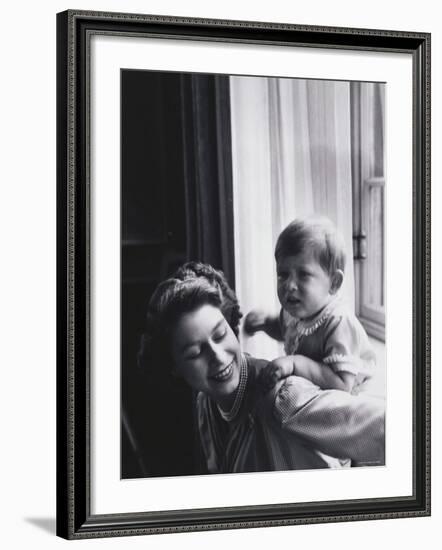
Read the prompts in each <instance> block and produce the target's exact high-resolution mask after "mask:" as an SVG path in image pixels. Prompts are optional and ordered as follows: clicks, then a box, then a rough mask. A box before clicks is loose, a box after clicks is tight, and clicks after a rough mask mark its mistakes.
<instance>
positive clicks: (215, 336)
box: [172, 304, 240, 409]
mask: <svg viewBox="0 0 442 550" xmlns="http://www.w3.org/2000/svg"><path fill="white" fill-rule="evenodd" d="M172 356H173V359H174V362H175V367H176V371H177V373H178V374H179V375H180V376H182V377H183V378H184V380H185V381H186V382H187V383H188V384H189V385H190V386H191V387H192V388H193V389H195V390H197V391H202V392H204V393H206V394H207V395H209V396H210V397H212V398H213V399H214V400H215V401H216V402H217V403H218V404H219V405H220V406H222V407H223V408H225V409H228V408H229V407H230V406H231V405H232V403H233V400H234V398H235V392H236V390H237V388H238V384H239V372H240V347H239V342H238V340H237V338H236V336H235V334H234V333H233V331H232V329H231V328H230V326H229V324H228V323H227V321H226V320H225V318H224V316H223V314H222V313H221V311H220V310H219V309H218V308H217V307H215V306H212V305H210V304H205V305H203V306H201V307H199V308H198V309H196V310H194V311H191V312H189V313H185V314H183V315H182V316H181V317H180V318H179V319H178V321H177V323H176V325H175V328H174V330H173V332H172Z"/></svg>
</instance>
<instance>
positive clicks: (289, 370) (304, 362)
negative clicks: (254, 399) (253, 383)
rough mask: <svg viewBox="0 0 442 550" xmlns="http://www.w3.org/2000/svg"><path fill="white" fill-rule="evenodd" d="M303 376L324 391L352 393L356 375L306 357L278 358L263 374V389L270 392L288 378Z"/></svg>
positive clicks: (290, 356)
mask: <svg viewBox="0 0 442 550" xmlns="http://www.w3.org/2000/svg"><path fill="white" fill-rule="evenodd" d="M291 375H295V376H302V378H306V379H307V380H310V381H311V382H313V384H316V386H319V387H320V388H321V389H323V390H343V391H348V392H350V391H351V390H352V388H353V384H354V380H355V375H354V374H351V373H349V372H334V371H333V369H332V368H330V367H329V366H328V365H324V364H323V363H318V362H316V361H313V359H309V358H308V357H305V356H304V355H287V356H285V357H278V359H275V360H274V361H272V362H271V363H269V364H268V365H267V366H266V367H265V368H264V369H263V371H262V373H261V383H262V385H263V389H264V390H265V391H268V390H270V389H272V388H273V386H275V384H276V383H277V382H278V381H279V380H282V379H283V378H287V377H288V376H291Z"/></svg>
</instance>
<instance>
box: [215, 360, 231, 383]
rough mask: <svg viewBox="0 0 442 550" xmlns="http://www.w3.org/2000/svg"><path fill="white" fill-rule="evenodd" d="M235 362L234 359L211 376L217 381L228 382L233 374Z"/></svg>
mask: <svg viewBox="0 0 442 550" xmlns="http://www.w3.org/2000/svg"><path fill="white" fill-rule="evenodd" d="M233 364H234V361H232V362H231V363H230V365H227V367H225V368H224V369H222V370H221V371H218V372H217V373H216V374H213V375H212V376H210V378H212V379H213V380H215V381H216V382H226V381H227V380H229V379H230V378H231V377H232V376H233Z"/></svg>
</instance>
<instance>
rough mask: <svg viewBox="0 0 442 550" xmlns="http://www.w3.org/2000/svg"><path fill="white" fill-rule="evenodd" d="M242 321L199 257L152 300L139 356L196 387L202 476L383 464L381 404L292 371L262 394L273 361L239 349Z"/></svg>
mask: <svg viewBox="0 0 442 550" xmlns="http://www.w3.org/2000/svg"><path fill="white" fill-rule="evenodd" d="M240 317H241V313H240V311H239V305H238V303H237V300H236V297H235V295H234V293H233V291H232V290H231V289H230V288H229V286H228V284H227V282H226V279H225V278H224V275H223V274H222V272H220V271H217V270H215V269H213V268H212V267H211V266H209V265H205V264H200V263H194V262H191V263H187V264H185V265H184V266H182V267H181V268H179V269H178V271H177V272H176V273H175V274H174V275H173V277H171V278H169V279H167V280H165V281H163V282H162V283H160V284H159V285H158V287H157V288H156V290H155V291H154V293H153V295H152V297H151V300H150V302H149V306H148V312H147V327H146V332H145V334H144V336H143V339H142V349H141V353H140V360H141V361H142V362H144V364H145V365H146V366H147V368H153V366H155V368H158V367H159V366H160V367H159V368H167V367H168V368H169V370H172V371H173V372H175V374H177V375H178V376H179V377H181V378H182V379H183V380H184V381H185V382H186V383H187V384H188V386H190V387H191V388H192V389H193V390H194V391H195V392H197V397H196V402H195V407H196V414H197V430H198V441H199V445H200V446H201V448H202V450H203V454H204V465H203V469H202V471H201V472H196V473H204V472H208V473H233V472H260V471H270V470H295V469H311V468H341V467H347V466H349V465H350V460H354V461H359V462H361V461H363V462H364V463H365V464H368V463H370V464H372V465H380V464H383V455H384V402H383V401H382V400H378V399H374V398H369V397H367V396H364V397H362V396H359V397H355V396H352V395H350V394H348V393H345V392H341V391H322V390H321V389H320V388H319V387H318V386H316V385H314V384H312V383H311V382H310V381H309V380H306V379H304V378H298V377H296V376H291V377H288V378H286V379H285V380H284V381H282V382H280V383H278V384H277V385H276V386H275V387H274V388H273V390H272V391H270V392H264V387H263V385H262V384H261V380H260V374H261V372H262V370H263V369H265V368H266V366H267V364H268V362H267V361H265V360H260V359H255V358H253V357H250V356H248V355H245V354H242V353H241V349H240V345H239V342H238V339H237V336H236V334H237V331H238V323H239V319H240ZM158 389H160V388H158ZM349 418H351V422H349V421H348V419H349ZM172 437H173V435H172Z"/></svg>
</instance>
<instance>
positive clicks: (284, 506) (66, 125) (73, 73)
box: [57, 10, 431, 539]
mask: <svg viewBox="0 0 442 550" xmlns="http://www.w3.org/2000/svg"><path fill="white" fill-rule="evenodd" d="M94 37H104V38H105V39H110V40H113V39H116V40H117V41H118V40H122V39H127V40H132V41H143V40H154V41H158V40H159V41H163V42H164V43H165V44H172V43H173V44H174V45H176V44H178V45H179V44H185V43H186V44H188V43H191V44H192V47H193V48H195V49H198V48H204V47H207V45H209V46H211V45H213V46H215V45H220V44H221V45H229V44H230V45H235V46H240V45H242V46H247V47H250V48H258V49H259V48H260V47H261V48H264V47H265V48H267V50H266V55H274V53H275V52H277V51H278V50H280V51H284V52H288V51H292V50H296V49H304V50H306V51H307V52H314V53H317V54H318V55H319V56H320V55H322V56H323V57H324V63H326V62H327V59H328V58H327V55H326V54H327V52H333V53H336V54H337V55H340V54H344V53H345V54H348V53H350V54H351V55H354V56H358V55H362V54H370V53H372V54H383V55H385V56H388V57H389V58H390V59H392V60H393V63H394V62H395V60H396V58H397V59H398V60H399V59H400V60H403V59H406V60H408V61H409V62H410V63H411V65H410V66H411V78H410V94H411V95H410V97H411V109H410V112H408V113H407V115H408V116H409V117H410V121H411V128H410V131H411V133H412V134H410V143H411V146H412V151H411V154H412V160H410V162H409V164H410V173H411V178H410V182H411V189H410V193H409V201H410V205H411V211H412V214H411V216H412V219H408V218H407V220H406V223H408V226H409V227H408V230H407V237H406V238H407V239H408V240H409V247H410V257H411V258H412V262H411V264H412V265H407V266H406V267H407V270H409V274H410V296H409V297H407V296H405V298H404V301H405V302H409V309H410V311H411V315H410V319H409V325H410V334H411V335H412V342H411V343H410V349H411V353H410V354H409V356H408V359H407V360H408V361H409V364H410V380H409V385H410V390H409V391H408V393H407V396H409V397H407V398H406V399H408V401H407V407H408V408H409V411H410V414H409V423H408V425H409V434H410V437H409V440H410V441H409V445H410V453H409V457H408V458H407V464H408V462H409V464H410V466H409V467H407V468H406V476H405V477H407V479H409V480H410V486H411V490H410V491H409V492H405V493H404V494H388V495H386V496H375V497H374V496H368V497H365V496H364V495H363V494H362V493H363V491H361V495H358V496H356V497H354V498H342V499H341V498H331V499H330V498H328V499H325V500H324V499H318V498H312V499H311V500H305V499H304V500H300V501H296V502H290V501H287V500H286V499H284V498H282V497H281V502H278V501H277V500H276V502H275V501H274V500H272V501H271V502H266V501H265V500H264V501H263V500H262V499H261V500H260V499H259V498H257V499H255V500H254V502H256V503H250V504H240V505H234V504H229V505H221V504H219V505H213V506H205V507H199V506H190V507H181V508H180V507H178V508H175V507H173V506H172V507H168V506H166V507H165V506H163V507H162V506H161V505H159V507H158V508H155V507H154V506H153V507H151V508H150V509H149V510H146V509H144V508H142V507H141V508H139V509H137V508H136V506H137V505H136V504H133V505H130V504H128V505H127V507H125V508H124V509H119V510H117V511H112V512H105V513H101V512H98V513H97V512H95V510H94V505H93V500H94V498H95V495H94V491H96V486H95V485H94V472H96V467H92V461H93V458H94V457H93V454H94V448H96V447H94V445H99V444H100V443H97V441H95V439H94V438H98V435H97V428H96V426H95V427H93V426H92V419H93V417H94V415H95V410H96V409H95V407H96V403H95V399H96V398H95V395H94V391H95V390H96V387H97V379H96V375H95V372H94V369H95V363H94V362H96V361H97V360H100V358H99V357H98V358H97V355H96V354H95V351H94V334H95V333H94V331H93V330H92V329H93V327H94V324H93V322H92V321H93V317H94V315H96V312H97V308H99V307H102V308H103V307H104V305H103V303H102V302H100V304H95V303H94V289H95V288H96V287H95V286H94V285H96V284H100V282H99V281H98V282H97V281H95V282H94V283H92V282H91V280H92V279H91V268H92V267H93V266H94V262H96V261H97V260H96V258H95V257H94V255H95V254H96V248H94V247H91V234H92V233H93V231H94V229H93V228H94V227H95V225H96V224H97V223H100V222H99V221H97V220H96V212H95V211H94V208H95V206H94V200H95V198H94V193H95V190H94V177H95V175H94V162H93V158H92V153H91V151H92V143H93V140H94V139H95V137H94V136H95V133H94V132H95V130H96V129H95V128H94V126H93V124H92V123H91V121H92V119H93V116H94V109H95V108H96V99H94V98H93V97H92V96H91V83H92V82H96V80H97V78H100V76H99V75H94V74H93V71H95V70H96V68H97V64H98V62H97V51H96V50H95V49H94V47H93V45H92V41H93V40H94ZM116 44H117V45H116V47H119V46H118V44H119V43H118V42H117V43H116ZM158 63H160V65H161V58H160V61H158V60H157V61H156V62H155V66H154V67H151V66H149V65H148V66H147V67H146V68H147V69H148V70H159V69H158ZM120 68H121V69H123V68H124V69H131V67H126V66H125V67H120ZM164 70H170V69H168V68H167V67H165V68H164ZM183 70H187V69H184V68H183ZM221 72H222V71H221ZM294 73H296V71H294ZM387 107H388V106H387ZM116 117H118V113H116ZM390 130H391V128H390ZM393 130H394V129H393ZM395 158H396V159H397V157H395ZM392 162H395V161H394V160H393V161H392ZM117 213H118V210H117ZM395 215H396V214H395ZM397 215H398V216H399V214H397ZM113 223H114V224H115V227H116V228H117V230H116V234H119V232H120V230H119V221H118V219H115V218H114V222H113ZM404 239H405V237H404ZM115 246H117V248H118V247H119V243H116V245H115ZM57 255H58V259H57V534H58V535H59V536H61V537H64V538H67V539H80V538H92V537H110V536H125V535H135V534H137V535H139V534H158V533H170V532H183V531H198V530H215V529H236V528H245V527H266V526H277V525H295V524H306V523H318V522H338V521H355V520H368V519H383V518H385V519H387V518H399V517H414V516H425V515H429V514H430V309H431V308H430V35H429V34H427V33H418V32H416V33H410V32H398V31H385V30H368V29H350V28H332V27H315V26H304V25H286V24H278V23H257V22H246V21H222V20H207V19H196V18H195V19H189V18H178V17H169V16H154V15H135V14H121V13H102V12H89V11H77V10H68V11H65V12H62V13H60V14H58V16H57ZM269 261H271V258H270V260H269ZM388 281H390V283H391V280H389V279H388V277H387V289H388V284H389V283H388ZM387 291H388V290H387ZM393 313H394V312H393ZM399 315H400V312H399ZM118 322H120V320H119V319H118ZM396 352H397V350H396V348H394V349H393V348H392V349H390V351H389V355H388V360H390V361H391V362H392V363H394V362H395V361H396V359H395V357H396V355H395V354H396ZM397 360H398V361H399V360H400V359H397ZM388 384H389V388H392V386H393V389H392V390H391V391H394V382H392V381H391V379H389V380H388ZM396 389H398V388H396ZM117 395H118V394H117ZM114 409H115V411H116V413H115V414H116V416H117V417H118V423H117V425H116V426H115V430H116V431H118V430H119V427H120V420H119V416H118V414H119V410H120V404H119V403H118V402H115V403H114ZM398 410H399V412H400V405H398ZM407 410H408V409H407ZM387 414H388V409H387ZM407 418H408V417H407ZM93 440H94V441H95V443H94V445H93V444H92V441H93ZM387 464H388V454H387ZM94 468H95V469H94ZM256 475H257V476H259V475H263V474H256ZM211 477H215V476H211ZM157 481H159V480H157ZM169 482H170V483H173V482H174V480H173V479H172V478H170V479H169V481H168V483H169ZM130 483H131V484H133V485H134V486H135V485H136V484H137V483H138V480H131V481H130ZM195 483H196V480H195ZM263 498H264V499H265V497H263ZM122 506H123V505H122ZM134 506H135V510H134Z"/></svg>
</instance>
